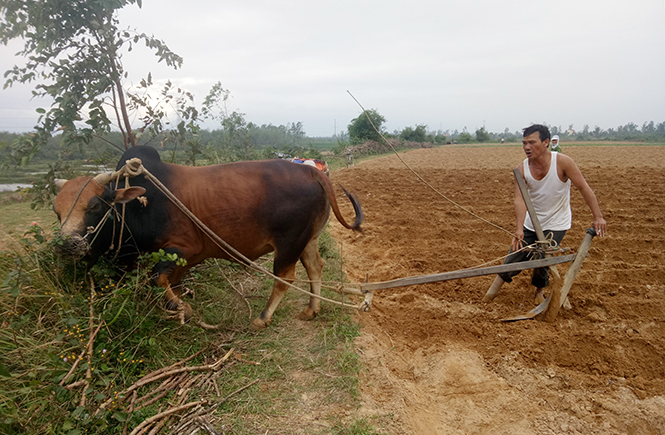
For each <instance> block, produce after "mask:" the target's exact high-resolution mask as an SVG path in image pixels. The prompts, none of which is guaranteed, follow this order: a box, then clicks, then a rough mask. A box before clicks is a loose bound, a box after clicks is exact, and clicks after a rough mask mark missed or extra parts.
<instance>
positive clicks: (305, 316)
mask: <svg viewBox="0 0 665 435" xmlns="http://www.w3.org/2000/svg"><path fill="white" fill-rule="evenodd" d="M314 317H316V313H315V312H314V311H313V310H312V309H311V308H310V307H307V308H305V309H304V310H302V313H300V314H298V318H299V319H300V320H314Z"/></svg>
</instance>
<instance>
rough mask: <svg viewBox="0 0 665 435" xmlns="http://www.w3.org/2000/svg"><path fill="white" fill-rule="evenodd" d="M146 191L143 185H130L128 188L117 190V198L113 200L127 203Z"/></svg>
mask: <svg viewBox="0 0 665 435" xmlns="http://www.w3.org/2000/svg"><path fill="white" fill-rule="evenodd" d="M144 193H145V189H144V188H143V187H138V186H135V187H128V188H126V189H118V190H116V191H115V198H114V200H113V202H116V203H118V204H126V203H128V202H129V201H132V200H135V199H136V198H138V197H139V196H141V195H143V194H144Z"/></svg>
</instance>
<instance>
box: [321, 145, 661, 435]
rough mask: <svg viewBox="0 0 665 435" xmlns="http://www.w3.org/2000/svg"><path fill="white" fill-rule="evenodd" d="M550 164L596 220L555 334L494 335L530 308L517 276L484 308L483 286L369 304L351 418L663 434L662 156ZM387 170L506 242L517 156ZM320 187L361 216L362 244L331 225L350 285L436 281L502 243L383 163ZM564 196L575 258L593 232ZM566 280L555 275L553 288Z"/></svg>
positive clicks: (444, 153) (453, 285)
mask: <svg viewBox="0 0 665 435" xmlns="http://www.w3.org/2000/svg"><path fill="white" fill-rule="evenodd" d="M564 147H565V146H564ZM564 151H565V152H566V153H567V154H568V155H570V156H571V157H572V158H573V159H574V160H575V161H576V162H577V164H578V166H579V167H580V169H581V170H582V173H583V174H584V175H585V177H586V179H587V181H588V182H589V184H590V185H591V187H592V188H593V189H594V191H595V192H596V195H597V196H598V199H599V202H600V205H601V209H602V210H603V213H604V216H605V219H606V220H607V222H608V236H606V237H604V238H599V237H596V238H595V239H594V240H593V244H592V246H591V249H590V251H589V256H588V257H587V259H586V260H585V262H584V265H583V267H582V270H581V271H580V272H579V273H578V275H577V278H576V280H575V284H574V285H573V287H572V289H571V293H570V301H571V303H572V310H563V309H562V310H561V312H560V313H559V316H558V318H557V319H556V321H555V322H554V323H545V322H538V321H535V320H529V321H521V322H514V323H503V322H501V321H500V319H503V318H507V317H512V316H515V315H518V314H522V313H525V312H527V311H529V310H530V309H531V308H533V307H534V302H533V289H532V287H531V285H530V272H523V273H522V274H520V275H519V276H517V277H516V278H515V280H514V281H513V282H512V283H510V284H505V285H504V286H503V288H502V290H501V292H500V293H499V295H498V296H497V298H496V299H495V300H494V301H493V302H491V303H489V304H485V303H483V302H482V297H483V295H484V294H485V292H486V291H487V289H488V288H489V285H490V284H491V282H492V280H493V279H494V277H492V276H485V277H478V278H469V279H464V280H456V281H448V282H440V283H435V284H427V285H418V286H412V287H401V288H396V289H388V290H378V291H376V292H375V293H374V303H373V307H372V309H371V311H370V312H368V313H362V314H360V315H359V319H360V321H361V322H362V324H363V329H362V335H361V337H360V338H359V339H358V340H357V345H358V347H359V350H360V352H361V353H362V359H363V362H364V364H365V367H366V370H365V371H364V372H363V375H362V381H361V382H362V396H363V402H364V406H363V409H362V412H363V413H365V414H366V415H368V416H374V417H375V418H376V419H378V421H380V422H382V424H385V425H387V427H388V430H389V431H390V433H393V434H518V435H519V434H662V433H665V366H664V365H663V357H664V354H665V316H664V313H665V234H664V232H663V229H664V228H663V227H664V226H665V147H655V146H654V147H649V146H643V147H642V146H632V147H627V146H626V147H568V148H564ZM401 156H402V157H403V158H404V160H405V161H406V162H407V163H408V164H409V165H410V166H411V167H412V168H413V169H414V170H416V171H417V172H418V173H420V174H421V175H422V176H423V178H424V179H426V180H427V181H428V182H429V183H431V184H432V185H433V186H434V187H436V188H437V189H438V190H439V191H440V192H441V193H442V194H443V195H446V196H447V197H449V198H451V199H452V200H454V201H456V202H459V203H460V204H461V205H462V206H464V207H466V208H468V209H470V210H472V211H473V212H474V213H476V214H478V215H480V216H482V217H483V218H485V219H487V220H490V221H492V222H493V223H495V224H497V225H499V226H501V227H503V228H505V229H507V230H508V231H509V232H511V233H512V231H514V218H513V205H512V203H513V201H512V198H513V191H514V190H513V189H514V188H513V178H512V168H513V167H515V166H516V165H517V164H518V163H519V162H521V161H522V159H523V158H524V155H523V152H522V149H521V147H479V146H478V147H466V148H461V147H460V148H453V147H442V148H437V149H427V150H414V151H409V152H407V153H404V154H401ZM332 179H333V181H334V182H335V183H339V184H342V185H343V186H345V187H346V188H347V189H349V190H351V191H353V192H355V193H356V194H357V195H358V196H359V198H360V201H361V203H362V206H363V209H364V211H365V214H366V223H365V224H364V230H365V231H364V233H363V234H351V233H350V232H349V231H348V230H345V229H343V228H342V227H341V226H340V225H339V224H337V223H334V224H333V225H332V232H333V234H334V236H335V238H336V239H337V240H338V241H339V242H340V243H341V245H342V255H343V258H344V260H345V267H346V269H347V273H348V275H349V277H350V279H351V280H352V281H355V282H364V281H365V277H366V274H369V280H370V282H375V281H384V280H389V279H394V278H401V277H406V276H412V275H421V274H432V273H440V272H448V271H453V270H458V269H463V268H468V267H471V266H475V265H478V264H482V263H485V262H487V261H490V260H494V259H496V258H498V257H501V256H503V255H505V254H506V253H507V249H508V245H509V243H510V239H511V236H510V234H508V233H506V232H504V231H502V230H500V229H497V228H495V227H492V226H490V225H489V224H487V223H485V222H483V221H481V220H479V219H477V218H475V217H473V216H472V215H470V214H468V213H467V212H465V211H463V210H462V209H460V208H458V207H456V206H454V205H453V204H451V203H450V202H448V201H446V200H445V199H443V198H442V197H440V196H439V195H437V194H436V193H434V192H433V191H431V190H430V189H429V188H428V187H426V186H425V185H424V184H423V183H422V182H420V181H418V180H417V179H416V177H415V176H414V175H413V173H411V172H410V171H409V170H408V169H406V168H405V167H404V166H403V165H402V163H401V162H399V160H398V159H397V158H396V157H395V156H388V157H384V158H379V159H375V160H371V161H365V162H362V163H360V164H358V165H356V166H354V167H351V168H349V169H341V170H338V171H336V172H334V173H333V174H332ZM571 196H572V207H573V227H572V228H571V230H569V232H568V234H567V236H566V238H565V239H564V241H563V243H562V245H563V246H565V247H571V248H577V247H578V246H579V244H580V243H581V241H582V239H583V237H584V235H585V229H586V228H587V227H589V226H590V225H591V222H592V218H591V213H590V211H589V209H588V208H587V206H586V204H585V203H584V201H583V199H582V197H581V195H580V194H579V192H577V191H576V190H575V189H573V193H572V194H571ZM346 203H347V201H343V200H340V204H341V205H342V206H343V213H344V215H345V216H352V210H351V209H350V207H348V206H347V204H346ZM334 221H335V220H334V219H333V222H334ZM568 266H569V264H564V265H560V266H559V271H560V272H561V273H562V276H563V274H565V272H566V271H567V270H568ZM553 285H557V284H556V283H554V284H553Z"/></svg>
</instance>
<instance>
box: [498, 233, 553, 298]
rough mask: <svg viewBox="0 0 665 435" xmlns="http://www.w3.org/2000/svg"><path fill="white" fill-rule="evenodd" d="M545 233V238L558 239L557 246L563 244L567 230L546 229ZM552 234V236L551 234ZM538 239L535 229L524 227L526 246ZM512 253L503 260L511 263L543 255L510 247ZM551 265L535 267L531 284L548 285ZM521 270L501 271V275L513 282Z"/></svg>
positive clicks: (539, 286) (536, 285) (507, 280)
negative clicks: (517, 250)
mask: <svg viewBox="0 0 665 435" xmlns="http://www.w3.org/2000/svg"><path fill="white" fill-rule="evenodd" d="M543 233H545V240H548V239H550V238H552V239H553V240H554V241H556V243H557V246H559V244H561V240H563V236H565V235H566V231H565V230H563V231H550V230H546V231H543ZM550 234H551V236H550ZM537 240H538V236H537V235H536V233H535V232H534V231H531V230H527V229H526V228H524V243H523V245H524V246H528V245H531V244H533V243H535V242H536V241H537ZM510 252H511V254H510V255H508V257H506V260H505V261H504V262H503V264H509V263H518V262H520V261H528V260H531V259H534V260H537V259H539V258H541V255H539V254H538V253H535V252H534V253H531V252H529V251H520V252H516V253H514V254H513V253H512V252H513V249H512V248H510ZM549 270H550V268H549V267H541V268H539V269H533V277H532V278H531V284H533V285H534V286H535V287H537V288H543V287H547V286H548V285H549V284H550V276H549ZM520 272H521V270H517V271H515V272H506V273H500V274H499V276H500V277H501V278H502V279H503V280H504V281H506V282H511V281H512V280H513V277H514V276H515V275H517V274H519V273H520Z"/></svg>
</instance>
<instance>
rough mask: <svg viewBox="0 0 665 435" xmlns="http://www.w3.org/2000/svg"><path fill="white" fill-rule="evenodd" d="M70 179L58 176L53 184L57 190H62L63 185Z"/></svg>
mask: <svg viewBox="0 0 665 435" xmlns="http://www.w3.org/2000/svg"><path fill="white" fill-rule="evenodd" d="M67 181H69V180H67V179H65V178H56V179H55V180H53V184H54V185H55V190H57V191H60V190H62V187H63V186H64V185H65V183H66V182H67Z"/></svg>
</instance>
